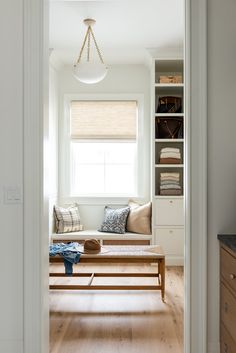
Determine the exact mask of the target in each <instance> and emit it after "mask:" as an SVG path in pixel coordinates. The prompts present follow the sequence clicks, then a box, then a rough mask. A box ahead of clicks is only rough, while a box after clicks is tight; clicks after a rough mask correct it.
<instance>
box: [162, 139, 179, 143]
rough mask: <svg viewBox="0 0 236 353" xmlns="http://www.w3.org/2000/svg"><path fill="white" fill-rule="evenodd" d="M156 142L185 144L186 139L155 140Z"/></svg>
mask: <svg viewBox="0 0 236 353" xmlns="http://www.w3.org/2000/svg"><path fill="white" fill-rule="evenodd" d="M155 142H175V143H176V142H184V139H155Z"/></svg>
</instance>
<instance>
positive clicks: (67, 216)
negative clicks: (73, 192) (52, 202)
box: [54, 204, 80, 233]
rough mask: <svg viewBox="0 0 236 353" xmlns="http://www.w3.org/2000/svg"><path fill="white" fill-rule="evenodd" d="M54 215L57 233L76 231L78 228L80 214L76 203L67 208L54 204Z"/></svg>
mask: <svg viewBox="0 0 236 353" xmlns="http://www.w3.org/2000/svg"><path fill="white" fill-rule="evenodd" d="M54 217H55V223H56V232H57V233H69V232H78V231H79V230H80V215H79V208H78V205H77V204H74V205H71V206H69V207H67V208H63V207H59V206H54Z"/></svg>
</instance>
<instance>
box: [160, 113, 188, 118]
mask: <svg viewBox="0 0 236 353" xmlns="http://www.w3.org/2000/svg"><path fill="white" fill-rule="evenodd" d="M155 116H160V117H161V116H164V117H168V116H171V117H178V116H179V117H184V113H155Z"/></svg>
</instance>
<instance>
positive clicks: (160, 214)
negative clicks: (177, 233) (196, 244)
mask: <svg viewBox="0 0 236 353" xmlns="http://www.w3.org/2000/svg"><path fill="white" fill-rule="evenodd" d="M154 217H155V220H154V222H155V225H156V226H183V225H184V202H183V199H172V198H168V199H157V200H155V205H154Z"/></svg>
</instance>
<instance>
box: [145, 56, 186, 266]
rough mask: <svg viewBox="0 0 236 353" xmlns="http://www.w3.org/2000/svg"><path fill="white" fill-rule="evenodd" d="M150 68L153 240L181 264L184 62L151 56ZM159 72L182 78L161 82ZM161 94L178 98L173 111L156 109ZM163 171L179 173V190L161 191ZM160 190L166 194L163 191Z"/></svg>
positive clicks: (173, 262) (170, 259)
mask: <svg viewBox="0 0 236 353" xmlns="http://www.w3.org/2000/svg"><path fill="white" fill-rule="evenodd" d="M152 70H153V72H152V73H153V76H152V77H153V78H152V87H151V90H152V98H153V99H152V116H151V119H152V120H151V123H152V170H153V173H152V201H153V221H152V222H153V223H152V226H153V234H154V241H155V243H156V244H159V245H161V246H162V247H163V249H164V251H165V253H166V259H167V263H169V264H173V265H180V264H183V249H184V212H183V196H184V126H185V112H184V94H185V91H184V88H185V85H184V62H183V60H182V59H175V58H173V59H172V58H171V59H158V58H156V59H154V60H153V69H152ZM161 76H162V77H163V76H174V77H175V76H179V77H182V80H181V82H179V83H162V82H160V77H161ZM161 81H162V80H161ZM165 97H174V98H176V99H177V101H178V103H179V102H181V104H180V105H178V109H177V111H175V109H171V110H172V111H171V112H169V111H168V107H167V109H166V111H165V112H163V111H160V109H161V108H160V105H159V101H160V100H161V101H163V99H165ZM169 110H170V109H169ZM175 119H176V120H175ZM174 120H175V121H176V122H178V124H179V125H178V126H180V128H179V131H178V133H177V134H173V132H174V131H171V129H172V128H173V121H174ZM160 122H165V123H162V125H161V128H162V130H161V128H160ZM176 124H177V123H176ZM163 125H164V128H166V130H167V134H166V135H165V133H163V131H164V130H163ZM158 129H159V130H158ZM168 134H169V136H168ZM166 148H168V150H170V151H173V149H175V151H178V152H177V153H178V155H179V156H180V157H178V158H179V159H178V160H177V159H175V158H172V159H171V160H170V159H168V161H170V163H167V161H166V159H163V155H165V153H163V152H164V151H167V150H166ZM165 162H166V163H165ZM166 173H168V174H170V175H171V176H173V178H174V175H175V177H176V175H177V176H178V177H179V185H177V186H176V190H179V191H176V190H175V189H173V191H171V190H168V191H167V192H166V191H163V190H166V189H165V188H166V186H165V185H166V184H168V183H169V182H168V181H165V182H163V178H165V174H166ZM171 173H174V174H171ZM177 188H178V189H177ZM172 192H173V194H172ZM163 193H166V194H165V195H163ZM168 193H169V194H168ZM175 193H176V194H177V193H179V195H175Z"/></svg>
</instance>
